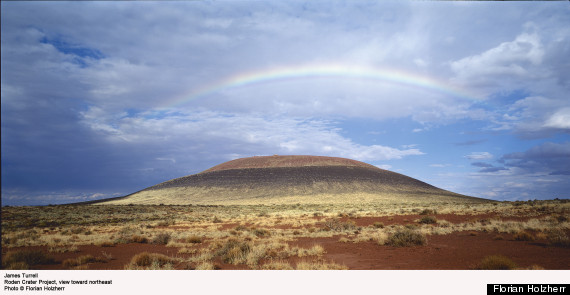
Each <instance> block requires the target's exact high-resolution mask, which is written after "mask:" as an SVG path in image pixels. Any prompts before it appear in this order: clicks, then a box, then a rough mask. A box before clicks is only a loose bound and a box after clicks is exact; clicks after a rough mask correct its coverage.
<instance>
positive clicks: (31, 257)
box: [2, 250, 54, 269]
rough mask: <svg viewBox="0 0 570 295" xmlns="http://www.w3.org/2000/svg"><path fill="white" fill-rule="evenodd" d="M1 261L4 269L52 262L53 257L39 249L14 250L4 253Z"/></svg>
mask: <svg viewBox="0 0 570 295" xmlns="http://www.w3.org/2000/svg"><path fill="white" fill-rule="evenodd" d="M2 263H3V265H4V266H5V268H6V269H17V268H15V267H26V266H27V267H29V266H34V265H41V264H53V263H54V259H53V258H52V257H51V256H48V255H47V254H46V253H44V252H43V251H41V250H16V251H9V252H8V253H6V255H5V256H4V259H3V261H2Z"/></svg>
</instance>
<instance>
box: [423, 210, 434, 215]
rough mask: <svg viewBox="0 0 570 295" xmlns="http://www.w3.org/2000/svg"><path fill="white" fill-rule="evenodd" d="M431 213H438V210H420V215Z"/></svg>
mask: <svg viewBox="0 0 570 295" xmlns="http://www.w3.org/2000/svg"><path fill="white" fill-rule="evenodd" d="M429 214H437V211H436V210H432V209H424V210H423V211H422V212H420V215H429Z"/></svg>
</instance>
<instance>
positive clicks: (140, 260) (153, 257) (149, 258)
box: [126, 252, 174, 269]
mask: <svg viewBox="0 0 570 295" xmlns="http://www.w3.org/2000/svg"><path fill="white" fill-rule="evenodd" d="M172 263H174V259H172V258H170V257H168V256H166V255H164V254H159V253H148V252H142V253H139V254H137V255H135V256H133V258H131V262H130V263H129V264H128V265H127V266H126V268H128V269H140V268H143V269H144V268H156V269H159V268H170V267H171V266H172Z"/></svg>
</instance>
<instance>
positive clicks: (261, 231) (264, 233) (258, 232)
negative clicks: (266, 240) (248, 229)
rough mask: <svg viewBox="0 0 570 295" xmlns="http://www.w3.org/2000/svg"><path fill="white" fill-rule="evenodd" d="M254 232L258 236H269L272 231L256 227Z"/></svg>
mask: <svg viewBox="0 0 570 295" xmlns="http://www.w3.org/2000/svg"><path fill="white" fill-rule="evenodd" d="M252 233H253V234H254V235H256V236H258V237H268V236H270V235H271V233H270V232H269V231H268V230H266V229H257V228H256V229H254V230H253V231H252Z"/></svg>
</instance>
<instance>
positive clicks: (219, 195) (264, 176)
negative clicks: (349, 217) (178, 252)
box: [104, 155, 484, 205]
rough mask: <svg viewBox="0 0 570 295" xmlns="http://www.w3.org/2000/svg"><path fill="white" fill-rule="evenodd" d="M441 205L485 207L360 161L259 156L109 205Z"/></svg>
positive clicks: (216, 167) (225, 165)
mask: <svg viewBox="0 0 570 295" xmlns="http://www.w3.org/2000/svg"><path fill="white" fill-rule="evenodd" d="M395 199H401V201H402V202H410V201H421V200H422V199H424V200H425V201H429V202H433V201H442V202H449V201H451V202H481V201H484V200H483V199H478V198H473V197H468V196H464V195H460V194H456V193H453V192H449V191H446V190H442V189H440V188H437V187H434V186H432V185H430V184H427V183H425V182H422V181H420V180H417V179H414V178H411V177H408V176H405V175H402V174H399V173H395V172H391V171H388V170H384V169H380V168H378V167H376V166H373V165H370V164H367V163H363V162H360V161H356V160H351V159H346V158H337V157H324V156H277V155H275V156H259V157H249V158H241V159H236V160H232V161H228V162H225V163H222V164H219V165H217V166H214V167H212V168H210V169H207V170H205V171H203V172H200V173H197V174H193V175H188V176H184V177H180V178H176V179H172V180H169V181H165V182H163V183H159V184H157V185H154V186H151V187H149V188H146V189H144V190H142V191H139V192H136V193H134V194H131V195H128V196H125V197H121V198H117V199H113V200H109V201H106V202H104V203H107V204H127V203H128V204H177V205H183V204H226V205H227V204H264V203H268V202H271V203H274V204H275V203H295V202H299V203H329V202H330V203H341V202H351V201H358V202H377V201H382V200H390V201H394V200H395Z"/></svg>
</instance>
